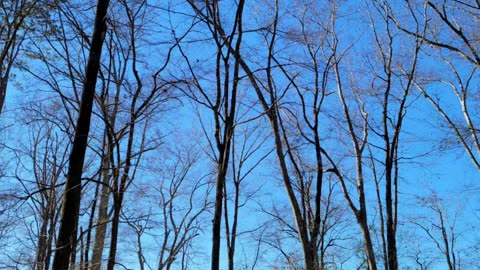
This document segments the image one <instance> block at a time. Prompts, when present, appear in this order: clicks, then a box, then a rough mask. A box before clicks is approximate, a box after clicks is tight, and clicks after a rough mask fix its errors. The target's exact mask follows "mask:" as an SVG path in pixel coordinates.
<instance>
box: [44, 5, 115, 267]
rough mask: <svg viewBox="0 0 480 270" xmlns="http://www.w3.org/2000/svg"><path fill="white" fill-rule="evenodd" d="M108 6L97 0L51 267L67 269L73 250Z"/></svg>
mask: <svg viewBox="0 0 480 270" xmlns="http://www.w3.org/2000/svg"><path fill="white" fill-rule="evenodd" d="M108 5H109V0H99V1H98V4H97V13H96V16H95V26H94V31H93V36H92V42H91V46H90V54H89V58H88V63H87V69H86V76H85V81H84V85H83V93H82V100H81V104H80V111H79V115H78V119H77V126H76V129H75V138H74V141H73V146H72V151H71V153H70V161H69V167H68V176H67V182H66V186H65V195H64V202H63V209H62V218H61V224H60V230H59V233H58V238H57V244H56V248H57V250H56V252H55V257H54V259H53V270H65V269H68V267H69V258H70V257H71V256H70V255H71V254H72V252H74V249H75V244H76V238H77V225H78V215H79V210H80V201H81V192H82V189H81V179H82V169H83V163H84V159H85V152H86V148H87V139H88V133H89V130H90V120H91V116H92V107H93V106H92V105H93V98H94V96H95V85H96V83H97V74H98V70H99V68H100V56H101V53H102V45H103V41H104V39H105V33H106V30H107V24H106V19H107V9H108Z"/></svg>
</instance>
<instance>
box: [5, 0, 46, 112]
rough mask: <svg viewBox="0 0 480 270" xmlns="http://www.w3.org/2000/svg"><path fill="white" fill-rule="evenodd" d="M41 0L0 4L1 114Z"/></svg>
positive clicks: (13, 0)
mask: <svg viewBox="0 0 480 270" xmlns="http://www.w3.org/2000/svg"><path fill="white" fill-rule="evenodd" d="M39 2H40V1H39V0H33V1H32V0H5V1H2V3H1V4H0V21H1V22H2V24H1V26H0V114H1V113H2V110H3V107H4V103H5V97H6V94H7V88H8V82H9V80H10V75H11V72H12V68H13V66H14V64H15V63H16V60H17V57H18V55H19V52H20V49H21V47H22V43H23V42H24V41H25V39H26V38H27V34H29V32H30V31H31V30H32V29H34V28H35V26H34V24H35V22H34V20H32V18H33V15H35V13H40V12H43V11H42V10H41V8H37V7H38V6H40V5H38V3H39Z"/></svg>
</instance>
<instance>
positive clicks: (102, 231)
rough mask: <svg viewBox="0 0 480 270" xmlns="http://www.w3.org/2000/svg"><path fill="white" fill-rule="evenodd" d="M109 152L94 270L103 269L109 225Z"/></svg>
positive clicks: (105, 169) (106, 158) (105, 160)
mask: <svg viewBox="0 0 480 270" xmlns="http://www.w3.org/2000/svg"><path fill="white" fill-rule="evenodd" d="M106 148H107V151H106V153H105V155H104V157H103V160H102V171H103V172H102V188H101V191H100V204H99V205H98V218H97V230H96V232H95V242H94V244H93V253H92V261H91V265H92V267H91V269H92V270H100V269H101V268H102V267H101V266H102V257H103V249H104V246H105V235H106V232H107V223H108V199H109V196H110V188H109V185H110V168H109V167H110V166H109V164H110V163H109V153H110V151H109V150H108V148H109V147H108V146H107V147H106Z"/></svg>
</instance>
